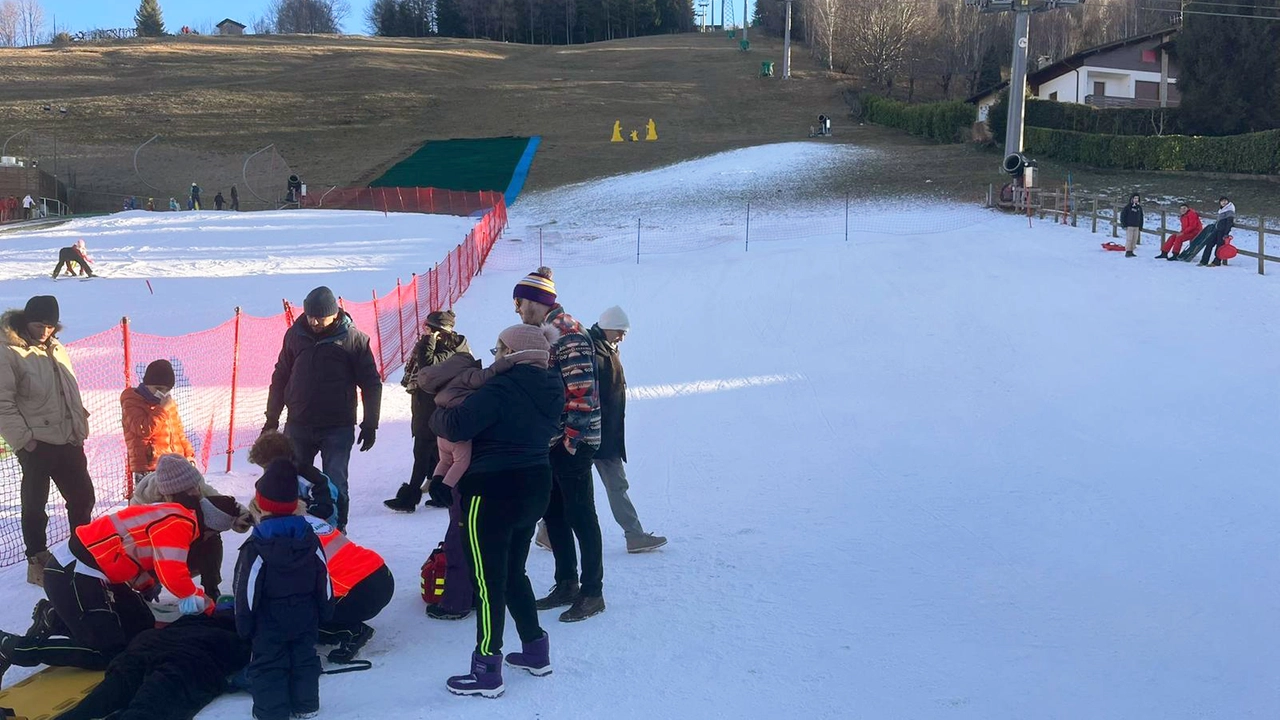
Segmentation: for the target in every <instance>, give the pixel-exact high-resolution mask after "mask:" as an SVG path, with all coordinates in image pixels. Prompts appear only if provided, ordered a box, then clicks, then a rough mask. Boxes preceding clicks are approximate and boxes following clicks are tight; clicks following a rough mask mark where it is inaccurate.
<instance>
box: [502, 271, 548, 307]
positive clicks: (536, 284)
mask: <svg viewBox="0 0 1280 720" xmlns="http://www.w3.org/2000/svg"><path fill="white" fill-rule="evenodd" d="M511 297H513V298H516V299H517V300H519V299H524V300H530V301H533V302H536V303H542V304H543V305H555V304H556V284H555V283H554V282H552V281H551V268H549V267H540V268H538V269H537V270H535V271H533V272H531V273H529V274H528V275H525V276H524V279H523V280H521V281H520V282H518V283H516V289H515V290H514V291H513V292H512V293H511Z"/></svg>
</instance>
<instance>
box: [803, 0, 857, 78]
mask: <svg viewBox="0 0 1280 720" xmlns="http://www.w3.org/2000/svg"><path fill="white" fill-rule="evenodd" d="M803 4H804V8H805V17H806V18H807V19H808V20H809V22H807V23H805V29H806V30H807V31H808V35H809V43H810V46H811V47H812V50H813V54H814V55H815V56H817V57H818V58H819V59H820V60H821V61H822V62H823V63H824V64H826V66H827V69H828V70H831V69H833V68H835V48H836V24H837V23H838V22H840V20H841V18H842V17H844V16H845V15H847V13H845V11H844V6H845V5H847V4H851V3H850V2H849V0H803Z"/></svg>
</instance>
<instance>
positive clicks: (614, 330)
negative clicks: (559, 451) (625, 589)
mask: <svg viewBox="0 0 1280 720" xmlns="http://www.w3.org/2000/svg"><path fill="white" fill-rule="evenodd" d="M630 330H631V320H630V319H628V318H627V314H626V313H625V312H623V310H622V308H620V307H617V306H614V307H611V308H609V309H608V310H605V311H604V313H603V314H601V315H600V321H599V322H597V323H596V324H595V325H593V326H592V327H591V330H590V333H591V342H592V344H593V345H594V346H595V351H596V382H597V383H599V385H600V420H601V422H600V449H599V450H597V451H596V454H595V456H594V457H593V458H592V463H593V464H594V465H595V468H596V472H597V473H599V474H600V481H601V482H603V483H604V489H605V493H606V494H607V495H608V496H609V509H610V510H612V511H613V519H614V520H616V521H618V525H620V526H622V530H623V532H624V533H625V534H626V538H627V552H629V553H642V552H649V551H651V550H657V549H658V548H660V547H662V546H663V545H666V544H667V539H666V538H665V537H662V536H661V535H654V534H653V533H647V532H645V531H644V527H643V526H642V525H641V524H640V518H639V516H638V515H636V506H635V505H633V504H632V503H631V498H630V497H629V496H628V495H627V489H628V487H629V486H628V485H627V472H626V470H625V469H624V468H623V465H622V464H623V463H624V462H626V460H627V443H626V417H627V377H626V375H625V374H624V373H623V371H622V358H621V357H619V355H618V344H619V343H621V342H622V339H623V338H624V337H626V336H627V333H628V332H629V331H630Z"/></svg>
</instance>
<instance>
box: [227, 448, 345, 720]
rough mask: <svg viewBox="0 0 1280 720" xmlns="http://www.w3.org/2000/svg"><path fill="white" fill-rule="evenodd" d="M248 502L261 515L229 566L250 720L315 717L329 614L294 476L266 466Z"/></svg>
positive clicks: (284, 463) (318, 554) (321, 562)
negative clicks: (246, 657)
mask: <svg viewBox="0 0 1280 720" xmlns="http://www.w3.org/2000/svg"><path fill="white" fill-rule="evenodd" d="M253 502H254V503H256V504H257V507H258V508H260V509H261V510H262V512H263V516H262V520H261V522H259V523H258V527H256V528H254V530H253V534H252V535H250V536H249V539H248V540H246V541H245V543H244V545H242V546H241V547H240V557H239V559H238V560H237V562H236V575H235V577H236V581H235V587H236V592H235V595H236V631H237V632H239V633H240V637H243V638H248V639H251V640H252V642H253V659H252V660H251V661H250V663H249V683H250V686H251V689H252V693H253V716H254V717H255V718H257V719H258V720H288V718H289V717H290V716H292V717H295V718H296V717H314V716H315V714H316V713H318V712H319V711H320V657H319V656H318V655H317V654H316V643H317V642H319V634H320V623H321V622H323V621H325V620H327V619H328V618H329V615H330V613H331V612H332V605H331V602H332V598H333V590H332V588H331V586H330V583H329V573H328V570H327V569H326V567H325V559H324V550H323V549H322V547H321V545H320V540H319V538H317V537H316V534H315V531H314V530H312V529H311V525H310V524H309V523H308V522H307V521H306V519H305V518H302V517H298V516H296V515H294V512H295V511H296V510H297V508H298V469H297V468H296V467H295V466H294V464H293V463H291V462H289V461H288V460H283V459H281V460H276V461H275V462H272V463H271V464H270V465H268V466H267V469H266V471H265V472H264V473H263V474H262V477H261V478H259V479H258V482H257V484H256V493H255V496H254V499H253Z"/></svg>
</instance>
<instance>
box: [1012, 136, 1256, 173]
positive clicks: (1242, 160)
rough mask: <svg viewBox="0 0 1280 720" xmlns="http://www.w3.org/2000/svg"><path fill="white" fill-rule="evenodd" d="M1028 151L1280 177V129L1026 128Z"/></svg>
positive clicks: (1141, 166) (1100, 162)
mask: <svg viewBox="0 0 1280 720" xmlns="http://www.w3.org/2000/svg"><path fill="white" fill-rule="evenodd" d="M1025 144H1026V150H1027V152H1029V153H1031V154H1033V155H1044V156H1048V157H1053V158H1057V159H1059V160H1065V161H1068V162H1078V163H1083V164H1086V165H1092V166H1094V167H1102V168H1121V169H1126V170H1199V171H1204V172H1226V173H1249V174H1255V175H1280V130H1267V131H1265V132H1257V133H1248V134H1245V135H1231V136H1228V137H1193V136H1186V135H1163V136H1159V137H1156V136H1150V137H1140V136H1137V135H1094V134H1089V133H1080V132H1071V131H1069V130H1049V129H1047V128H1039V127H1028V128H1026V135H1025Z"/></svg>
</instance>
